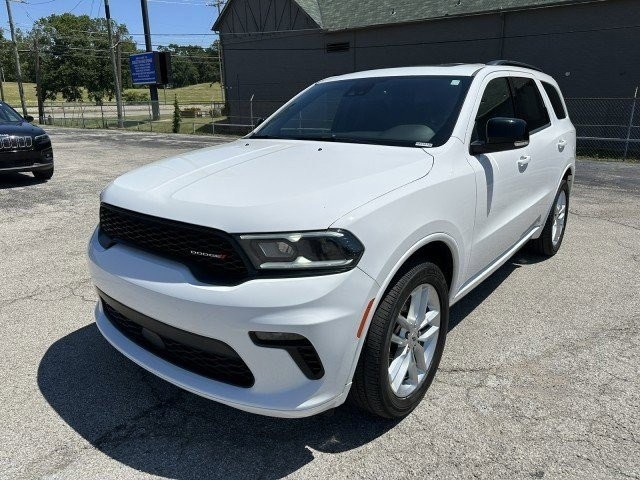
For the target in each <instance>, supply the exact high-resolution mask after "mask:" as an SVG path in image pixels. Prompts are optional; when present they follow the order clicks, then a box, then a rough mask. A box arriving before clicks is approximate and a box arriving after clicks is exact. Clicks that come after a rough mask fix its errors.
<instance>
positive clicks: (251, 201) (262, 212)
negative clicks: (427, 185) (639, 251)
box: [101, 139, 433, 233]
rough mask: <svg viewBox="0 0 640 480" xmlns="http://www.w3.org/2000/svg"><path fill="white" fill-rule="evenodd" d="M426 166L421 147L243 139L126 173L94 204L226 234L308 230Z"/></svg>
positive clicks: (323, 225) (420, 174)
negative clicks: (110, 206) (218, 230)
mask: <svg viewBox="0 0 640 480" xmlns="http://www.w3.org/2000/svg"><path fill="white" fill-rule="evenodd" d="M432 165H433V157H432V156H431V155H429V154H428V153H426V152H425V151H424V150H423V149H421V148H408V147H392V146H379V145H362V144H346V143H329V142H313V141H293V140H279V141H276V140H251V139H242V140H238V141H235V142H232V143H229V144H226V145H222V146H217V147H211V148H206V149H202V150H197V151H194V152H190V153H186V154H183V155H180V156H177V157H174V158H169V159H166V160H161V161H159V162H156V163H153V164H149V165H147V166H144V167H142V168H139V169H137V170H133V171H131V172H129V173H127V174H125V175H123V176H121V177H119V178H118V179H116V180H115V181H114V182H113V183H112V184H111V185H109V187H107V188H106V189H105V190H104V191H103V193H102V197H101V199H102V201H103V202H106V203H109V204H112V205H115V206H119V207H122V208H126V209H130V210H134V211H137V212H141V213H146V214H148V215H155V216H159V217H163V218H169V219H173V220H178V221H182V222H186V223H192V224H197V225H203V226H208V227H213V228H218V229H221V230H225V231H227V232H230V233H243V232H244V233H251V232H274V231H292V230H313V229H321V228H327V227H328V226H329V225H331V224H332V223H333V222H334V221H335V220H336V219H338V218H340V217H342V216H343V215H345V214H347V213H348V212H350V211H351V210H353V209H355V208H357V207H359V206H361V205H363V204H365V203H367V202H369V201H371V200H372V199H374V198H376V197H379V196H381V195H384V194H385V193H387V192H389V191H391V190H394V189H396V188H399V187H401V186H403V185H405V184H407V183H409V182H412V181H415V180H417V179H418V178H421V177H423V176H425V175H426V174H427V173H428V172H429V170H430V169H431V167H432Z"/></svg>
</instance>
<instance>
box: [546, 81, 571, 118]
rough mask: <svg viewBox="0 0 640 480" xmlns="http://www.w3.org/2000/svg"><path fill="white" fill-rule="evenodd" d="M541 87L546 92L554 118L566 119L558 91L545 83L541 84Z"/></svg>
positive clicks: (565, 112)
mask: <svg viewBox="0 0 640 480" xmlns="http://www.w3.org/2000/svg"><path fill="white" fill-rule="evenodd" d="M542 87H543V88H544V91H545V92H547V95H548V96H549V100H551V106H552V107H553V111H554V112H555V114H556V117H558V119H559V120H562V119H563V118H567V111H566V110H565V109H564V105H563V103H562V97H561V95H560V92H559V91H558V89H557V88H556V87H554V86H553V85H551V84H550V83H547V82H542Z"/></svg>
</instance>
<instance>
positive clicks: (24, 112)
mask: <svg viewBox="0 0 640 480" xmlns="http://www.w3.org/2000/svg"><path fill="white" fill-rule="evenodd" d="M6 1H7V16H8V17H9V28H10V29H11V43H12V44H13V53H14V55H15V57H16V79H17V80H18V91H19V92H20V103H21V104H22V115H23V116H25V117H26V116H27V115H28V113H27V104H26V102H25V100H24V87H23V86H22V72H21V71H20V54H19V53H18V44H17V43H16V29H15V27H14V26H13V15H12V14H11V0H6Z"/></svg>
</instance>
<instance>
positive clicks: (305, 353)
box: [298, 342, 324, 378]
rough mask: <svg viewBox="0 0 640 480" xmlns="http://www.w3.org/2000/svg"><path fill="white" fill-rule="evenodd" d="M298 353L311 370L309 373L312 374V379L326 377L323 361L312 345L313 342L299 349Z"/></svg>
mask: <svg viewBox="0 0 640 480" xmlns="http://www.w3.org/2000/svg"><path fill="white" fill-rule="evenodd" d="M298 353H299V354H300V357H302V361H303V362H304V363H305V364H306V365H307V368H309V372H311V378H321V377H322V376H323V375H324V368H323V366H322V361H321V360H320V357H319V356H318V352H316V349H315V348H314V347H313V345H311V342H308V344H307V345H304V346H300V347H298Z"/></svg>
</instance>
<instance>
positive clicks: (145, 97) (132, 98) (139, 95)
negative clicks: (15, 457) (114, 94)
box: [122, 90, 149, 102]
mask: <svg viewBox="0 0 640 480" xmlns="http://www.w3.org/2000/svg"><path fill="white" fill-rule="evenodd" d="M122 99H123V100H124V101H125V102H148V101H149V94H148V93H147V92H142V91H140V92H138V91H135V90H133V91H132V90H129V91H128V92H124V94H123V95H122Z"/></svg>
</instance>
